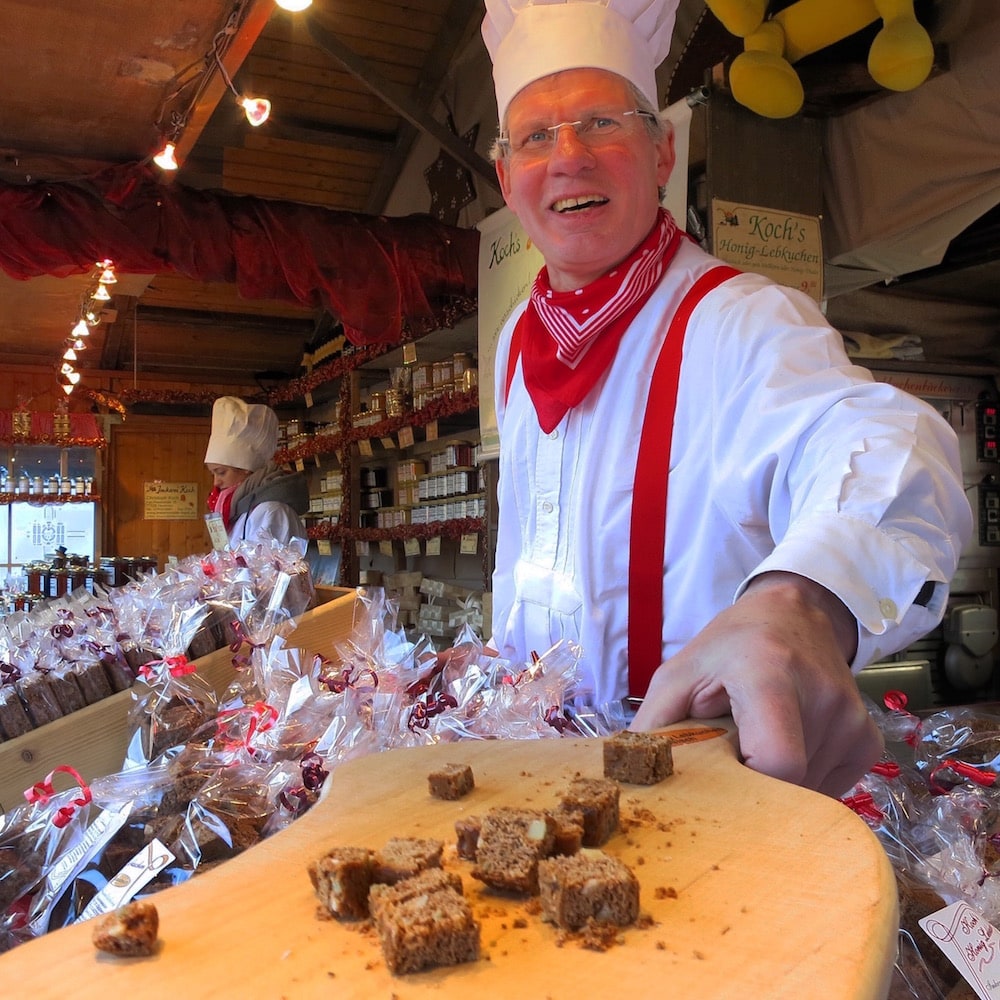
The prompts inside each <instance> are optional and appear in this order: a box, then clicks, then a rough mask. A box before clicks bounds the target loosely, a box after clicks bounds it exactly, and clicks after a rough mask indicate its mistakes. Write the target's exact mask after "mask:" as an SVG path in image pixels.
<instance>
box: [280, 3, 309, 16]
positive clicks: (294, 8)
mask: <svg viewBox="0 0 1000 1000" xmlns="http://www.w3.org/2000/svg"><path fill="white" fill-rule="evenodd" d="M311 3H312V0H278V6H279V7H280V8H281V9H282V10H290V11H291V12H292V13H293V14H297V13H298V12H299V11H300V10H305V9H306V7H308V6H309V5H310V4H311Z"/></svg>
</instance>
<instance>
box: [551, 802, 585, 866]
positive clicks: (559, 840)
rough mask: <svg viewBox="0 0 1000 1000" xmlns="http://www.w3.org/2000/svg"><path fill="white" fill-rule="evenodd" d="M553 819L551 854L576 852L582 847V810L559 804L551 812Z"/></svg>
mask: <svg viewBox="0 0 1000 1000" xmlns="http://www.w3.org/2000/svg"><path fill="white" fill-rule="evenodd" d="M551 816H552V818H553V819H554V820H555V823H556V829H555V843H554V844H553V845H552V853H553V854H576V852H577V851H578V850H580V848H581V847H583V810H582V809H577V808H576V807H574V806H566V805H559V806H558V807H557V808H556V809H554V810H553V811H552V813H551Z"/></svg>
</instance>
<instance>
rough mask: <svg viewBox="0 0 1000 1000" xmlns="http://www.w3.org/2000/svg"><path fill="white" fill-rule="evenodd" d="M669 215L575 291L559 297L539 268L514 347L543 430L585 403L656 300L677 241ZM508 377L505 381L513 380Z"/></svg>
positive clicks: (664, 213) (663, 213) (662, 216)
mask: <svg viewBox="0 0 1000 1000" xmlns="http://www.w3.org/2000/svg"><path fill="white" fill-rule="evenodd" d="M680 237H681V233H680V230H678V228H677V226H676V224H675V223H674V220H673V218H672V217H671V215H670V213H669V212H667V211H665V210H663V209H661V210H660V212H659V217H658V220H657V224H656V225H655V226H653V228H652V230H650V233H649V235H648V236H647V237H646V239H645V240H643V242H642V243H641V244H639V246H638V247H636V249H635V251H633V253H632V254H631V255H630V256H629V257H628V258H626V259H625V260H624V261H622V262H621V264H619V265H617V266H616V267H615V268H613V269H612V270H611V271H609V272H608V273H607V274H605V275H602V276H601V277H600V278H598V279H597V280H596V281H593V282H591V283H590V284H589V285H586V286H584V287H583V288H579V289H576V290H575V291H572V292H557V291H554V290H553V289H552V288H551V286H550V285H549V280H548V270H547V269H546V268H542V270H541V271H540V272H539V273H538V277H537V278H536V279H535V283H534V285H533V286H532V289H531V297H530V300H529V302H528V306H527V308H526V309H525V310H524V313H523V314H522V315H521V318H520V319H519V320H518V324H517V328H516V329H515V332H514V340H515V343H514V344H512V345H511V346H512V357H516V354H515V351H518V352H519V353H520V354H521V359H522V371H523V373H524V384H525V388H526V389H527V391H528V395H529V396H530V397H531V401H532V404H533V405H534V408H535V413H536V414H537V416H538V423H539V425H540V427H541V428H542V430H543V431H544V432H545V433H548V432H549V431H551V430H552V429H553V428H554V427H555V426H556V425H557V424H558V423H559V421H560V420H562V418H563V416H564V415H565V414H566V411H567V410H569V409H571V408H572V407H574V406H577V405H579V403H580V402H582V401H583V399H584V398H585V397H586V396H587V394H588V393H589V392H590V390H591V389H592V388H593V387H594V385H595V384H596V383H597V381H598V379H599V378H600V377H601V376H602V375H603V374H604V372H605V371H607V369H608V367H609V366H610V365H611V362H612V361H613V360H614V357H615V354H616V353H617V350H618V345H619V343H620V342H621V338H622V337H623V336H624V334H625V331H626V329H628V326H629V324H630V323H631V322H632V320H633V319H634V318H635V316H636V314H637V313H638V312H639V310H640V309H641V308H642V307H643V305H645V303H646V300H647V299H648V298H649V296H650V295H651V294H652V292H653V289H654V288H655V287H656V285H657V283H658V282H659V280H660V278H661V277H662V276H663V272H664V271H665V270H666V268H667V265H668V264H669V263H670V261H671V259H672V258H673V256H674V254H675V253H676V252H677V247H678V245H679V242H680ZM512 374H513V373H512V372H510V371H509V372H508V378H509V377H510V375H512Z"/></svg>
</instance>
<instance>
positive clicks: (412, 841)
mask: <svg viewBox="0 0 1000 1000" xmlns="http://www.w3.org/2000/svg"><path fill="white" fill-rule="evenodd" d="M443 853H444V841H441V840H421V839H420V838H419V837H392V838H391V839H390V840H388V841H386V844H385V847H383V848H382V850H381V851H378V852H377V853H376V855H375V862H374V865H375V868H374V874H373V876H372V881H374V882H382V883H385V884H388V885H392V884H393V883H395V882H401V881H402V880H403V879H404V878H412V877H413V876H414V875H416V874H418V873H419V872H422V871H424V870H425V869H427V868H440V867H441V855H442V854H443Z"/></svg>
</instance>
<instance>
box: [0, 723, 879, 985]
mask: <svg viewBox="0 0 1000 1000" xmlns="http://www.w3.org/2000/svg"><path fill="white" fill-rule="evenodd" d="M713 727H714V728H715V734H716V735H715V736H714V737H713V738H709V739H703V740H700V741H694V742H687V743H678V744H677V745H675V749H674V764H675V774H674V775H673V776H671V777H670V778H667V779H666V780H665V781H663V782H661V783H660V784H658V785H654V786H651V787H638V786H631V785H624V786H622V796H621V814H622V829H621V830H620V832H619V833H617V834H616V835H615V836H614V837H613V838H612V839H611V841H609V842H608V844H607V845H606V846H605V850H606V851H608V852H609V853H612V854H615V855H618V856H619V857H621V858H622V859H623V860H624V861H625V862H626V863H627V864H629V865H630V866H631V867H632V869H633V870H634V871H635V873H636V874H637V876H638V878H639V881H640V886H641V890H640V892H641V894H640V907H641V911H642V914H644V915H645V916H646V917H648V920H644V921H642V923H643V924H644V926H635V927H630V928H627V929H625V930H624V931H623V932H622V934H621V936H620V943H618V944H615V945H613V946H612V947H610V948H609V949H608V950H605V951H593V950H588V949H585V948H584V947H582V946H581V943H580V941H579V940H578V939H577V938H574V937H573V936H566V935H563V934H560V932H559V931H558V930H557V929H556V928H554V927H553V926H552V925H549V924H546V923H543V922H542V921H541V920H540V918H539V917H538V915H537V906H532V905H531V904H530V903H527V902H525V901H524V900H521V899H515V898H510V897H505V896H501V895H497V894H495V893H492V892H490V891H488V890H487V889H486V888H485V887H484V886H483V885H482V884H481V883H479V882H478V881H476V880H475V879H473V878H471V876H470V874H469V872H470V868H471V866H470V865H469V863H468V862H465V861H462V860H461V859H459V858H458V857H457V856H456V854H455V851H454V843H455V836H454V821H455V819H456V818H458V817H460V816H464V815H469V814H481V813H483V812H486V811H487V810H488V809H490V808H491V807H492V806H495V805H518V806H530V807H537V808H543V807H546V806H549V805H554V804H555V803H556V801H557V799H558V796H559V792H560V790H561V788H562V787H564V786H565V784H566V783H567V781H568V780H569V779H571V778H572V777H574V776H577V775H584V776H588V777H600V776H601V775H602V772H603V767H602V755H601V741H600V740H596V739H572V738H571V739H551V740H548V739H545V740H530V741H516V742H515V741H463V742H461V743H452V744H445V745H437V746H434V747H429V748H426V749H417V750H394V751H390V752H385V753H380V754H375V755H372V756H368V757H364V758H361V759H359V760H356V761H352V762H349V763H346V764H342V765H340V766H339V767H338V768H337V769H336V770H335V771H334V773H333V779H334V780H333V782H332V784H331V785H330V786H329V789H328V793H327V794H326V795H325V797H324V798H323V799H322V800H321V801H320V802H319V803H317V805H316V806H314V807H313V809H312V810H311V811H310V812H309V813H307V814H306V815H305V816H304V817H302V818H301V819H299V820H297V821H296V822H295V823H294V824H292V826H290V827H289V828H288V829H286V830H285V831H283V832H282V833H280V834H278V835H276V836H274V837H272V838H270V839H269V840H266V841H264V842H262V843H260V844H259V845H257V846H256V847H253V848H252V849H250V850H248V851H246V852H245V853H244V854H242V855H240V856H239V857H237V858H234V859H233V860H232V861H228V862H226V863H225V864H223V865H221V866H219V867H218V868H215V869H214V870H212V871H207V872H205V873H204V874H202V875H200V876H198V877H196V878H194V879H192V880H191V881H190V882H188V883H185V884H184V885H180V886H177V887H175V888H173V889H168V890H166V891H164V892H161V893H159V894H157V895H156V896H155V901H156V905H157V908H158V910H159V914H160V944H159V948H158V951H157V953H156V954H155V955H154V956H152V957H150V958H145V959H126V960H122V959H115V958H112V957H109V956H106V955H102V954H99V953H97V952H96V951H95V950H94V948H93V947H92V945H91V927H90V926H89V925H87V924H76V925H74V926H72V927H69V928H65V929H63V930H59V931H55V932H54V933H52V934H49V935H46V936H45V937H42V938H39V939H36V940H34V941H31V942H29V943H27V944H24V945H21V946H20V947H18V948H15V949H14V950H13V951H11V952H9V953H7V954H6V955H5V956H2V957H0V983H2V984H3V986H4V989H5V991H8V990H9V989H10V988H11V986H12V985H13V984H17V983H22V984H28V983H30V984H31V986H30V995H31V996H32V997H33V998H34V1000H40V998H43V997H52V998H58V1000H63V998H64V997H66V996H73V997H74V998H95V1000H106V998H107V997H109V996H126V997H128V996H134V997H142V998H143V1000H156V998H160V997H164V998H166V997H170V998H176V997H179V996H180V997H185V998H186V1000H192V998H202V997H205V998H208V997H219V998H222V997H226V998H228V997H236V998H241V1000H257V998H268V1000H271V998H274V1000H278V998H289V1000H297V998H312V997H324V998H327V997H331V996H336V997H338V998H340V997H358V998H365V1000H368V998H384V1000H410V998H413V1000H418V998H423V997H434V998H462V1000H468V998H476V997H483V998H486V997H489V998H491V1000H492V998H498V997H511V998H514V997H517V998H518V1000H525V998H535V997H537V998H545V1000H562V998H566V1000H580V998H585V997H601V998H603V997H610V996H616V995H621V996H636V997H643V996H651V995H660V996H673V997H683V998H698V1000H708V998H716V997H718V998H722V997H733V998H737V997H738V998H756V997H768V998H786V997H787V998H789V1000H791V998H795V1000H801V998H803V997H820V996H822V997H836V998H837V1000H847V998H880V997H884V996H885V995H886V992H887V989H888V983H889V977H890V974H891V971H892V962H893V957H894V954H895V945H896V930H897V909H896V888H895V882H894V878H893V873H892V869H891V867H890V865H889V862H888V859H887V857H886V855H885V852H884V850H883V848H882V847H881V845H880V844H879V843H878V841H877V840H876V838H875V837H874V835H873V834H872V833H871V832H870V831H869V830H868V828H867V827H866V826H865V824H864V823H863V822H862V821H861V820H860V819H859V818H858V817H857V816H855V815H854V814H853V813H852V812H851V811H850V810H849V809H848V808H847V807H846V806H844V805H842V804H841V803H839V802H837V801H835V800H833V799H829V798H826V797H824V796H820V795H818V794H815V793H812V792H808V791H805V790H803V789H800V788H796V787H794V786H791V785H788V784H785V783H783V782H779V781H776V780H773V779H770V778H766V777H763V776H761V775H759V774H756V773H754V772H752V771H750V770H748V769H747V768H745V767H744V766H742V765H741V764H740V763H739V762H738V761H737V759H736V753H735V750H734V742H733V736H732V729H731V725H727V724H726V723H724V722H723V723H719V724H718V725H717V726H716V725H715V724H712V725H710V726H707V727H706V726H703V725H701V724H698V726H697V727H695V726H694V725H693V724H689V725H688V726H687V727H674V730H675V731H683V732H685V733H687V732H688V731H690V732H691V733H695V732H698V733H700V734H701V735H703V736H704V735H707V734H711V732H712V730H713ZM451 761H455V762H467V763H469V764H471V766H472V768H473V772H474V775H475V780H476V787H475V790H474V791H473V792H472V793H471V794H470V795H469V796H467V797H466V798H465V799H462V800H459V801H457V802H444V801H440V800H437V799H433V798H431V797H430V795H429V793H428V791H427V774H428V772H429V771H431V770H433V769H434V767H435V766H437V765H439V764H442V763H445V762H451ZM392 836H418V837H436V838H440V839H442V840H444V841H445V844H446V845H447V846H446V850H445V867H447V868H450V869H454V870H455V871H457V872H459V873H460V874H461V875H462V877H463V881H464V887H465V894H466V896H467V897H468V898H469V900H470V902H471V904H472V908H473V911H474V913H475V914H476V916H477V917H478V918H479V920H480V921H481V923H482V958H481V959H480V960H479V961H478V962H475V963H470V964H467V965H462V966H455V967H452V968H444V969H434V970H430V971H426V972H422V973H418V974H414V975H408V976H398V977H397V976H392V975H391V974H390V973H389V972H388V971H387V969H386V967H385V964H384V962H383V960H382V957H381V951H380V948H379V945H378V942H377V939H376V938H375V936H374V934H373V933H372V931H371V929H370V928H367V929H366V927H365V925H359V924H341V923H338V922H337V921H335V920H332V919H330V918H326V919H324V918H323V917H322V916H321V915H320V913H319V911H318V904H317V900H316V898H315V896H314V894H313V890H312V886H311V884H310V881H309V877H308V874H307V870H306V866H307V864H308V862H309V861H310V860H312V859H313V858H316V857H318V856H320V855H321V854H323V853H324V852H325V851H327V850H328V849H329V848H331V847H334V846H336V845H357V846H362V847H371V848H379V847H381V846H382V845H383V844H384V843H385V841H386V840H388V839H389V837H392Z"/></svg>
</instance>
